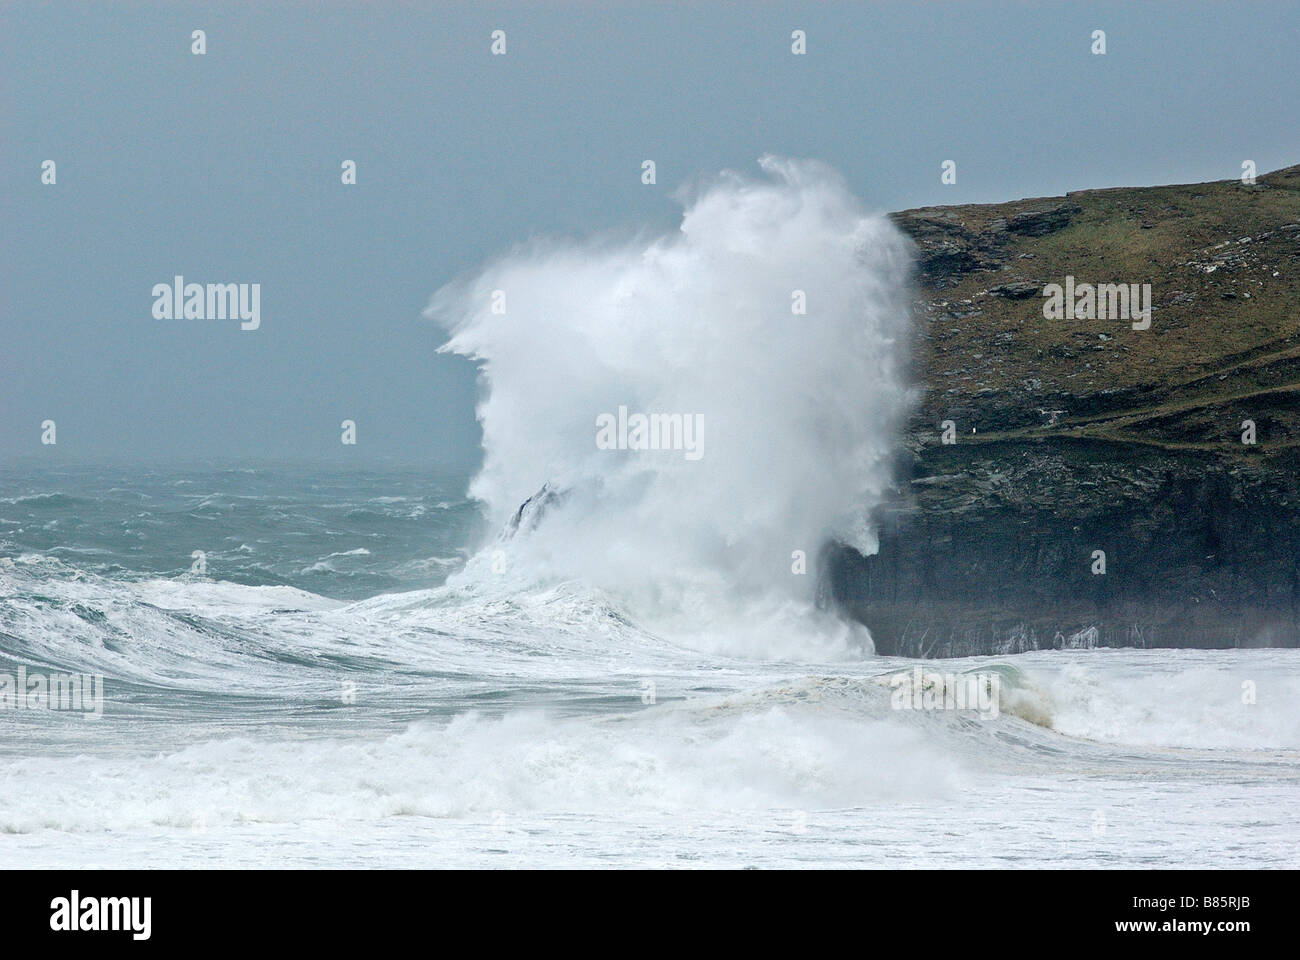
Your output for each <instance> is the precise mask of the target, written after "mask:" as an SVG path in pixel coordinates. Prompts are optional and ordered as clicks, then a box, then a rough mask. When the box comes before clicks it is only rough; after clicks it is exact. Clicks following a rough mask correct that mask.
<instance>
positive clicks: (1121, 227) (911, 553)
mask: <svg viewBox="0 0 1300 960" xmlns="http://www.w3.org/2000/svg"><path fill="white" fill-rule="evenodd" d="M893 219H894V221H895V222H896V223H897V225H898V226H899V227H900V228H902V229H903V230H904V231H905V232H907V233H908V234H909V235H910V236H911V237H912V238H913V240H914V241H915V243H916V245H917V256H918V292H919V298H918V301H917V303H916V310H915V314H916V317H917V322H918V334H917V336H918V342H917V344H916V355H915V364H916V378H917V383H918V390H919V392H920V396H919V402H918V405H917V408H916V413H915V416H914V417H913V419H912V422H911V424H910V426H909V429H908V432H907V436H906V437H905V438H904V439H903V443H902V445H901V446H902V449H903V453H902V455H901V456H900V459H899V463H898V467H897V486H896V489H895V491H894V495H893V496H892V497H891V499H890V500H889V502H888V503H887V504H886V505H885V506H884V507H883V508H882V509H881V510H880V511H879V512H878V515H877V516H876V521H877V524H878V526H879V528H880V531H881V532H880V549H879V552H878V553H877V554H874V555H871V556H865V557H864V556H861V555H859V554H858V553H857V552H855V551H852V550H849V549H846V548H843V547H833V548H831V549H830V551H829V552H828V555H827V557H826V566H825V568H824V569H825V572H826V574H827V580H826V585H827V587H828V589H829V591H830V594H831V596H832V597H833V599H834V600H835V601H836V602H838V604H839V605H840V606H841V607H842V608H843V609H845V610H846V611H848V612H849V613H850V614H851V615H852V616H854V617H856V618H857V619H859V620H861V621H862V622H863V623H865V624H866V625H867V626H868V627H869V628H870V629H871V632H872V635H873V637H874V639H875V643H876V647H877V650H878V651H879V652H881V653H900V654H907V655H919V656H955V655H962V654H970V653H1007V652H1016V651H1020V650H1026V649H1037V648H1051V647H1070V646H1089V645H1115V646H1204V647H1216V646H1248V645H1269V646H1296V645H1297V643H1298V642H1300V469H1298V468H1300V416H1298V414H1300V167H1291V168H1288V169H1285V170H1280V171H1277V172H1275V173H1272V174H1268V175H1264V176H1261V177H1259V178H1258V180H1257V182H1256V183H1255V184H1252V185H1247V184H1243V183H1241V182H1240V181H1224V182H1217V183H1205V184H1195V185H1186V186H1167V187H1147V188H1133V189H1107V190H1087V191H1081V192H1078V193H1071V194H1067V195H1066V196H1065V197H1055V198H1045V199H1043V198H1040V199H1032V200H1021V201H1017V202H1014V203H1005V204H994V205H967V206H952V207H929V208H924V209H919V210H909V211H905V212H903V213H899V214H896V215H894V217H893ZM1067 277H1071V278H1073V281H1072V283H1073V284H1085V283H1086V284H1108V283H1115V284H1120V283H1122V284H1138V285H1141V284H1150V305H1151V311H1150V326H1149V328H1147V329H1134V325H1135V323H1136V325H1137V326H1139V327H1140V326H1142V323H1143V321H1142V320H1141V319H1138V320H1136V321H1131V320H1130V319H1115V318H1111V319H1100V318H1096V319H1094V318H1090V317H1089V316H1087V314H1088V313H1089V311H1088V310H1087V304H1086V303H1082V302H1081V312H1082V313H1083V314H1085V316H1084V318H1082V319H1079V318H1076V319H1065V318H1062V319H1046V318H1045V317H1044V303H1045V302H1046V300H1045V297H1044V295H1043V291H1044V289H1045V288H1046V287H1047V285H1048V284H1061V285H1065V284H1066V283H1067V280H1066V278H1067ZM1102 302H1105V298H1102ZM1110 305H1111V306H1112V307H1117V306H1118V304H1117V303H1116V302H1114V301H1113V300H1112V302H1111V303H1110ZM1099 306H1100V305H1099ZM944 421H951V425H950V427H949V429H948V440H949V441H951V442H947V443H945V442H944V436H943V434H944V429H943V426H942V425H943V423H944ZM1245 421H1251V422H1253V424H1254V428H1253V430H1254V436H1253V439H1254V441H1255V442H1254V443H1248V442H1243V437H1245V438H1246V439H1251V435H1250V432H1249V429H1250V428H1249V425H1247V424H1245ZM1097 551H1101V554H1104V558H1103V557H1102V555H1101V554H1099V553H1097ZM1102 559H1104V568H1103V567H1101V566H1100V563H1099V561H1100V560H1102ZM1103 569H1104V572H1102V570H1103Z"/></svg>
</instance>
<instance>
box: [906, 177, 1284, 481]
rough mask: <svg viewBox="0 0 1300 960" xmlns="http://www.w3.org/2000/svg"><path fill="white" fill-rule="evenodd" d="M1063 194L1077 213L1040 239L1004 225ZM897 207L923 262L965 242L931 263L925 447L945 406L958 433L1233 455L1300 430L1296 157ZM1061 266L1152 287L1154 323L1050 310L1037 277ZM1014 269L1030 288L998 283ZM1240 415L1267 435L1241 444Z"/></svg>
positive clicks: (1059, 275)
mask: <svg viewBox="0 0 1300 960" xmlns="http://www.w3.org/2000/svg"><path fill="white" fill-rule="evenodd" d="M1054 207H1057V208H1066V209H1067V210H1069V211H1070V212H1069V220H1068V223H1065V224H1063V225H1062V226H1061V227H1060V228H1059V229H1050V230H1049V232H1045V234H1044V235H1041V236H1032V235H1025V234H1024V233H1018V232H1016V230H1015V229H1011V230H1008V229H1006V227H1005V224H1006V223H1012V224H1014V223H1015V218H1016V216H1017V215H1018V214H1023V213H1024V212H1025V211H1034V210H1044V209H1047V210H1050V209H1052V208H1054ZM1076 208H1077V209H1076ZM896 220H897V221H898V222H899V223H900V225H902V226H903V227H904V229H906V230H908V231H909V232H910V233H912V234H913V236H914V237H915V238H916V239H917V240H918V243H919V245H920V247H921V252H922V258H923V263H924V262H925V259H926V255H927V253H930V254H934V253H935V252H936V251H938V253H940V254H942V253H943V252H944V251H946V250H953V249H956V250H957V251H958V252H963V251H970V252H971V256H970V257H969V258H968V259H967V262H965V263H964V264H961V265H959V266H956V267H954V268H952V269H947V268H945V266H944V264H943V263H942V262H940V263H939V264H938V265H937V266H934V268H933V269H930V270H926V271H924V272H923V275H922V280H923V283H924V284H925V287H923V297H922V301H921V304H920V307H921V312H922V316H924V317H926V318H927V319H928V324H926V327H925V333H924V339H923V341H922V343H921V345H920V350H919V355H918V358H917V360H918V364H919V367H920V377H921V379H922V380H923V382H924V383H925V385H926V388H927V391H926V395H925V398H924V400H923V403H922V407H921V411H920V415H919V420H918V426H919V427H920V430H919V432H920V434H921V437H922V442H923V443H924V444H925V445H927V446H928V445H930V444H932V443H936V442H937V431H936V426H937V424H938V422H939V421H940V420H943V419H946V418H948V417H949V416H952V417H954V419H958V420H959V429H960V431H961V434H962V445H963V446H965V445H966V444H967V443H972V442H974V443H987V442H998V441H1002V442H1005V441H1007V440H1021V439H1029V438H1031V437H1039V438H1047V437H1064V436H1073V437H1094V438H1096V439H1098V440H1103V441H1109V442H1112V443H1137V444H1144V445H1151V444H1154V445H1160V446H1168V447H1170V448H1173V449H1197V448H1199V449H1214V450H1216V451H1219V452H1220V453H1223V454H1226V455H1228V456H1234V457H1235V456H1258V455H1261V454H1263V455H1267V454H1268V453H1270V452H1277V451H1280V450H1281V449H1283V448H1286V447H1290V446H1294V445H1296V444H1297V443H1300V429H1297V427H1296V424H1297V417H1296V416H1295V413H1296V411H1297V409H1300V228H1297V226H1296V225H1300V167H1291V168H1288V169H1286V170H1281V171H1277V172H1275V173H1272V174H1268V175H1265V176H1262V177H1260V178H1259V181H1258V183H1257V184H1256V185H1253V186H1248V185H1244V184H1242V183H1240V182H1239V181H1224V182H1217V183H1206V184H1196V185H1189V186H1168V187H1145V188H1121V189H1107V190H1088V191H1081V192H1077V193H1072V194H1069V195H1068V196H1067V197H1066V198H1046V199H1043V198H1040V199H1031V200H1021V201H1017V202H1014V203H1006V204H996V205H967V206H956V207H936V208H926V209H922V210H913V211H907V212H905V213H903V214H899V215H897V217H896ZM1000 221H1001V222H1000ZM1288 226H1290V227H1291V229H1287V228H1288ZM1245 238H1250V239H1249V241H1246V240H1245ZM937 259H939V260H942V257H941V256H940V257H938V258H937ZM1210 267H1212V268H1213V269H1208V270H1207V268H1210ZM1067 274H1071V275H1073V276H1074V277H1075V278H1076V281H1077V282H1080V283H1082V282H1091V283H1107V282H1115V283H1121V282H1122V283H1150V284H1151V285H1152V303H1153V307H1154V310H1153V315H1152V324H1151V328H1150V329H1149V330H1145V331H1136V330H1133V329H1132V328H1131V327H1130V325H1129V324H1128V323H1127V322H1124V321H1120V320H1091V321H1089V320H1055V321H1054V320H1046V319H1044V318H1043V315H1042V307H1043V298H1042V296H1041V290H1042V287H1043V286H1044V285H1045V284H1048V283H1063V282H1064V278H1065V276H1066V275H1067ZM1274 274H1276V276H1275V275H1274ZM1015 282H1025V283H1028V284H1033V285H1034V286H1035V287H1036V288H1037V291H1036V292H1035V293H1034V294H1033V295H1030V296H1028V297H1026V298H1024V299H1011V298H1009V297H1005V296H1000V295H998V294H997V293H990V292H989V291H990V290H991V289H993V288H997V287H1000V286H1002V285H1005V284H1009V283H1015ZM1053 411H1059V412H1056V413H1053ZM1246 418H1250V419H1254V420H1256V422H1257V423H1258V424H1259V442H1258V445H1257V446H1254V447H1250V446H1246V445H1243V444H1242V443H1240V424H1241V421H1242V420H1243V419H1246ZM1053 420H1054V421H1055V422H1054V423H1053V422H1051V421H1053ZM1049 423H1050V425H1049ZM970 427H975V428H976V429H977V432H976V433H975V434H974V435H971V434H970V429H969V428H970Z"/></svg>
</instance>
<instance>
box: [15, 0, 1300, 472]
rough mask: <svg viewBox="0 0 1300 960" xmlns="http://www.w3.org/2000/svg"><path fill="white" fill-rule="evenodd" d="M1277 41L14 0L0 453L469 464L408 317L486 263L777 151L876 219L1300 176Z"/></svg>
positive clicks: (1182, 31)
mask: <svg viewBox="0 0 1300 960" xmlns="http://www.w3.org/2000/svg"><path fill="white" fill-rule="evenodd" d="M194 30H203V31H204V32H205V39H206V52H205V53H203V54H202V55H196V54H194V53H193V52H192V43H193V40H192V32H193V31H194ZM494 30H503V31H504V32H505V38H506V52H505V54H504V55H493V54H492V52H491V45H492V33H493V31H494ZM795 30H802V31H804V33H805V36H806V53H805V54H803V55H795V54H794V53H793V52H792V49H791V47H792V42H793V41H792V39H791V34H792V32H793V31H795ZM1095 30H1103V31H1105V38H1106V53H1105V54H1104V55H1096V54H1094V53H1093V52H1092V47H1093V45H1094V41H1093V32H1094V31H1095ZM1298 42H1300V4H1297V3H1295V2H1294V0H1288V2H1279V3H1270V2H1266V0H1261V2H1252V3H1240V4H1224V3H1197V2H1178V3H1158V2H1133V0H1124V2H1117V3H1068V4H1048V3H1035V4H1029V3H1018V2H1009V0H1004V2H997V3H976V2H969V3H959V2H954V3H920V2H917V3H901V2H900V3H852V4H850V3H810V4H788V3H761V4H740V3H705V2H696V3H681V4H665V3H645V4H618V3H613V4H605V3H602V4H596V3H566V4H560V3H539V2H532V3H527V4H481V3H480V4H473V5H470V4H447V3H438V4H433V3H418V4H417V3H391V2H376V3H365V4H361V3H353V4H335V3H310V4H309V3H298V2H277V3H273V4H272V3H257V4H255V3H238V4H234V3H230V4H216V5H204V4H189V3H159V4H148V5H145V4H138V3H129V2H124V3H114V4H90V3H82V2H78V3H56V4H45V3H29V2H23V3H13V2H8V0H5V2H3V3H0V185H2V186H0V225H2V227H3V229H2V231H0V257H2V258H3V259H2V260H0V462H3V461H5V460H8V461H21V459H22V458H24V457H28V456H31V457H54V456H57V457H61V458H64V459H75V460H80V459H87V460H88V459H94V458H101V459H113V460H128V461H129V460H133V459H140V460H145V459H149V460H156V459H160V458H170V457H189V458H194V457H202V458H206V459H216V460H222V459H227V458H228V459H232V460H233V459H238V458H270V459H308V460H325V461H329V462H335V461H338V462H343V461H349V460H350V461H353V462H365V461H366V460H368V459H373V460H400V461H406V462H417V463H426V462H427V463H430V464H438V465H442V466H445V467H448V468H452V469H471V468H473V466H474V465H475V463H476V462H477V460H478V457H479V433H478V427H477V424H476V423H475V419H474V401H475V371H474V368H473V366H472V364H471V363H470V362H469V361H467V360H465V359H463V358H459V357H452V356H448V355H439V354H436V353H435V351H436V349H437V347H438V346H439V345H440V344H441V343H442V342H443V340H444V339H445V335H443V334H442V333H440V332H439V330H438V329H436V328H435V327H434V326H432V325H431V324H430V323H429V322H428V321H426V320H424V319H422V317H421V312H422V310H423V309H424V307H425V306H426V305H427V303H428V301H429V297H430V295H431V294H432V293H433V291H434V290H436V289H438V288H439V287H441V286H442V285H443V284H445V283H447V282H449V281H451V280H453V279H454V278H456V277H457V276H459V275H462V274H464V273H466V272H467V271H472V270H474V268H475V267H477V266H479V265H480V264H482V263H483V262H484V261H485V260H487V259H490V258H492V257H493V256H495V255H498V254H500V253H502V252H505V251H508V250H510V249H511V248H513V247H516V246H518V245H520V244H524V243H527V242H528V241H529V240H531V239H534V238H538V237H547V236H561V237H582V236H588V235H590V234H593V233H597V232H601V231H606V230H609V229H628V228H638V227H639V228H644V229H650V230H653V231H671V230H673V229H675V227H676V225H677V223H678V222H679V216H680V210H681V207H680V205H679V204H678V202H677V200H676V199H675V194H676V192H677V190H678V189H679V188H681V187H683V186H684V185H689V184H691V183H693V182H697V181H699V180H700V179H701V178H704V177H708V176H711V175H713V174H716V173H717V172H718V171H719V170H723V169H734V170H740V171H744V172H747V173H757V160H758V158H759V157H760V156H761V155H763V154H767V153H774V154H778V155H783V156H789V157H809V158H815V159H819V160H822V161H825V162H826V163H829V164H830V165H832V166H833V167H835V168H837V169H838V170H839V171H840V172H841V173H842V174H843V175H844V176H845V177H846V178H847V180H848V182H849V185H850V187H851V189H852V190H853V191H854V192H855V193H856V194H857V195H858V196H859V197H860V198H861V199H862V200H863V202H864V203H865V204H866V205H867V206H868V207H869V208H871V209H874V210H879V211H889V210H900V209H906V208H908V207H914V206H922V205H929V204H942V203H971V202H994V201H1004V200H1012V199H1018V198H1021V197H1032V196H1052V195H1058V194H1061V193H1064V192H1065V191H1068V190H1077V189H1084V188H1089V187H1107V186H1126V185H1128V186H1134V185H1147V184H1159V183H1186V182H1198V181H1206V180H1222V179H1229V178H1233V177H1238V176H1240V175H1241V164H1242V162H1243V161H1245V160H1251V161H1253V162H1254V163H1255V164H1256V166H1257V169H1258V171H1259V172H1260V173H1264V172H1267V171H1269V170H1273V169H1276V168H1279V167H1283V166H1289V165H1292V164H1295V163H1300V90H1298V89H1297V88H1298V87H1300V68H1298V67H1297V55H1296V48H1297V43H1298ZM648 159H649V160H653V161H654V162H655V165H656V182H655V183H654V184H652V185H650V184H643V183H642V177H641V174H642V163H643V161H645V160H648ZM47 160H52V161H54V163H55V182H54V183H53V184H49V183H43V182H42V172H43V169H44V168H43V164H44V162H45V161H47ZM345 160H351V161H354V162H355V164H356V183H355V184H343V183H342V177H341V165H342V163H343V162H344V161H345ZM945 160H953V161H955V163H956V173H957V177H956V181H957V182H956V183H955V184H944V183H941V172H942V170H941V165H942V163H943V162H944V161H945ZM178 274H179V275H181V276H183V277H185V278H186V281H187V282H198V283H209V282H212V283H216V282H221V283H226V282H231V283H250V284H251V283H257V284H260V295H261V303H260V307H261V309H260V321H261V324H260V326H259V327H258V329H256V330H241V329H240V324H239V322H238V321H231V320H209V319H189V320H185V319H159V318H157V317H155V316H154V306H155V298H154V294H153V288H154V286H155V285H156V284H159V283H164V284H170V283H171V282H172V278H173V277H174V276H176V275H178ZM345 419H346V420H352V421H354V422H355V423H356V438H357V443H356V444H355V445H344V444H342V443H341V442H340V437H341V430H340V425H341V423H342V421H343V420H345ZM46 420H53V421H55V424H56V438H57V443H56V444H55V445H53V446H51V445H48V444H42V442H41V440H42V435H43V432H44V431H43V428H42V424H43V423H44V422H45V421H46Z"/></svg>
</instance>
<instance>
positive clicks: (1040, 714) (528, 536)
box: [0, 158, 1300, 867]
mask: <svg viewBox="0 0 1300 960" xmlns="http://www.w3.org/2000/svg"><path fill="white" fill-rule="evenodd" d="M680 199H681V202H682V205H683V214H682V217H681V222H680V225H679V227H678V228H677V229H674V230H673V231H670V232H669V233H667V234H664V235H656V234H654V233H652V232H649V231H639V232H626V233H619V234H609V235H602V236H599V237H594V238H587V239H583V240H578V241H574V240H566V241H546V240H539V241H533V242H531V243H528V244H525V245H521V246H520V247H518V248H516V249H514V250H511V251H508V252H507V253H505V254H503V255H502V256H500V257H498V258H496V259H495V260H493V261H491V262H489V263H487V264H486V265H485V266H484V267H483V268H482V269H481V270H479V271H476V272H475V273H473V274H471V275H468V276H465V277H462V278H460V279H457V280H455V281H453V282H451V283H449V284H447V285H445V286H443V287H441V288H440V289H439V290H438V291H437V292H436V293H435V294H434V295H433V298H432V300H431V303H430V305H429V309H428V311H427V318H428V320H429V321H430V322H431V323H432V326H431V328H430V331H431V336H435V335H437V336H440V337H441V338H442V339H441V341H439V342H442V343H443V346H442V349H443V350H445V351H447V352H450V353H455V354H459V355H461V356H464V357H466V358H469V359H470V360H471V361H472V362H473V363H475V364H476V365H477V367H478V369H479V371H480V395H479V400H478V418H479V422H480V424H481V426H482V431H483V464H482V468H481V469H480V470H478V471H477V472H476V473H475V474H474V475H473V476H472V477H471V476H460V475H456V474H443V473H439V472H437V471H430V470H428V469H416V468H398V467H392V466H373V467H367V468H366V469H365V470H346V471H345V470H338V469H337V468H335V469H329V468H324V467H292V466H288V465H283V464H238V465H235V464H225V463H201V464H162V465H141V464H128V465H85V464H68V463H58V464H36V463H27V464H23V465H10V466H6V467H4V468H3V469H0V673H14V672H15V671H16V670H17V669H18V668H19V667H24V668H25V669H26V670H27V671H28V672H32V671H43V672H45V673H54V672H58V671H66V672H77V673H81V674H95V675H102V676H103V677H104V678H105V679H104V688H105V691H106V702H105V705H104V715H103V716H102V717H101V718H99V719H92V718H87V717H83V716H80V715H78V714H77V713H75V712H70V711H55V710H44V709H28V710H0V753H2V754H3V759H4V762H3V764H0V866H6V867H18V866H73V867H81V866H103V867H108V866H121V867H129V866H227V867H236V866H265V867H293V866H306V867H311V866H376V867H380V866H382V867H416V866H419V867H462V866H469V867H513V866H578V867H639V866H676V867H805V866H834V867H860V866H869V867H882V866H902V867H990V866H1015V867H1030V866H1068V867H1092V866H1103V867H1125V866H1141V867H1147V866H1177V867H1182V866H1214V867H1226V866H1260V867H1295V866H1297V865H1300V856H1298V853H1297V851H1298V849H1300V847H1298V843H1300V826H1297V823H1296V818H1295V816H1294V809H1295V804H1296V800H1297V797H1298V796H1300V789H1298V788H1300V711H1297V710H1296V709H1295V704H1296V703H1297V702H1300V699H1298V698H1300V662H1298V661H1297V657H1296V655H1295V652H1294V651H1288V650H1227V651H1190V650H1109V649H1093V650H1069V651H1041V652H1035V653H1027V654H1020V655H1016V656H1013V657H1005V658H967V659H962V660H954V661H942V662H938V663H936V662H929V663H927V664H925V665H924V666H925V669H927V670H941V671H943V672H946V673H954V674H960V675H966V674H970V673H977V674H980V675H988V674H996V675H997V676H998V677H999V678H1000V679H1001V680H1002V683H1001V686H1000V688H999V693H998V696H999V707H1000V709H999V710H998V711H997V712H996V713H989V712H980V711H973V710H900V709H897V706H898V704H897V702H896V699H895V698H894V697H893V692H894V690H893V687H892V686H891V681H892V678H894V677H895V676H897V675H898V674H900V673H903V672H907V671H911V670H912V669H913V667H914V665H915V664H914V662H913V661H908V660H902V659H896V658H886V657H880V656H877V655H876V654H875V653H874V652H873V648H872V644H871V638H870V632H869V628H868V627H867V626H863V625H861V624H854V623H848V622H846V621H845V620H844V619H843V618H841V617H840V616H838V615H837V613H836V612H835V611H834V610H833V609H830V608H829V607H828V606H827V604H826V603H825V602H821V601H820V600H819V591H818V580H817V557H818V554H819V551H820V550H821V548H822V547H823V546H824V545H825V544H826V543H827V542H828V541H830V540H832V539H833V540H838V541H840V542H843V543H847V544H850V545H852V546H854V547H855V548H857V549H859V550H862V551H864V552H872V551H874V550H875V548H876V543H875V538H874V534H873V531H872V529H871V524H870V516H871V510H872V507H873V506H875V505H876V504H877V503H879V502H880V500H881V498H882V497H883V496H884V495H885V493H886V491H887V488H888V485H889V483H890V476H891V470H890V468H891V455H892V452H893V451H894V450H895V449H896V448H897V444H898V433H899V429H900V427H901V424H902V422H903V419H904V418H905V416H906V414H907V411H908V409H909V407H910V404H911V403H912V402H913V401H914V394H913V390H914V388H913V386H912V385H911V384H909V382H908V379H907V369H908V359H909V358H908V337H909V333H910V323H909V320H908V303H909V300H910V286H909V283H910V270H911V250H910V248H909V245H908V243H907V241H906V240H905V239H904V238H903V237H901V235H899V234H898V232H897V231H896V230H894V228H893V227H892V226H891V225H890V224H889V222H888V221H887V220H886V219H885V218H883V217H880V216H876V215H872V214H870V213H868V212H865V211H864V210H863V208H862V207H861V205H860V204H859V203H858V201H857V200H856V199H855V198H854V197H853V195H852V194H851V192H850V191H849V190H848V188H847V187H846V185H845V184H844V183H843V181H842V180H841V179H840V178H839V177H838V176H837V175H836V174H835V173H834V172H833V171H831V170H829V169H828V168H826V167H824V166H822V165H819V164H816V163H809V162H802V161H788V160H781V159H776V158H767V159H765V160H764V161H763V162H762V171H761V175H760V176H758V177H746V176H742V175H739V174H730V173H729V174H723V175H721V176H718V177H715V178H711V179H709V180H706V181H701V182H700V183H698V184H696V185H695V186H694V187H693V188H691V189H690V190H688V191H686V192H684V193H683V194H682V196H681V198H680ZM801 295H802V296H801ZM794 304H803V305H806V309H805V310H804V311H803V312H799V311H798V310H796V309H794V307H793V305H794ZM620 407H622V408H626V409H627V410H632V411H644V412H647V413H653V412H660V413H679V414H684V415H689V416H698V417H699V422H700V423H701V424H702V425H703V429H702V431H701V433H700V437H701V439H702V443H701V447H700V449H701V451H702V455H701V456H700V457H699V458H698V459H694V460H693V459H689V458H687V457H685V456H683V455H682V452H681V451H679V450H672V449H658V450H637V449H610V448H607V447H602V446H601V445H599V444H598V443H597V442H596V437H597V431H598V423H599V422H600V418H601V417H602V415H609V414H616V413H617V412H618V411H619V409H620ZM196 552H197V553H198V554H200V555H201V558H200V556H196Z"/></svg>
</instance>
